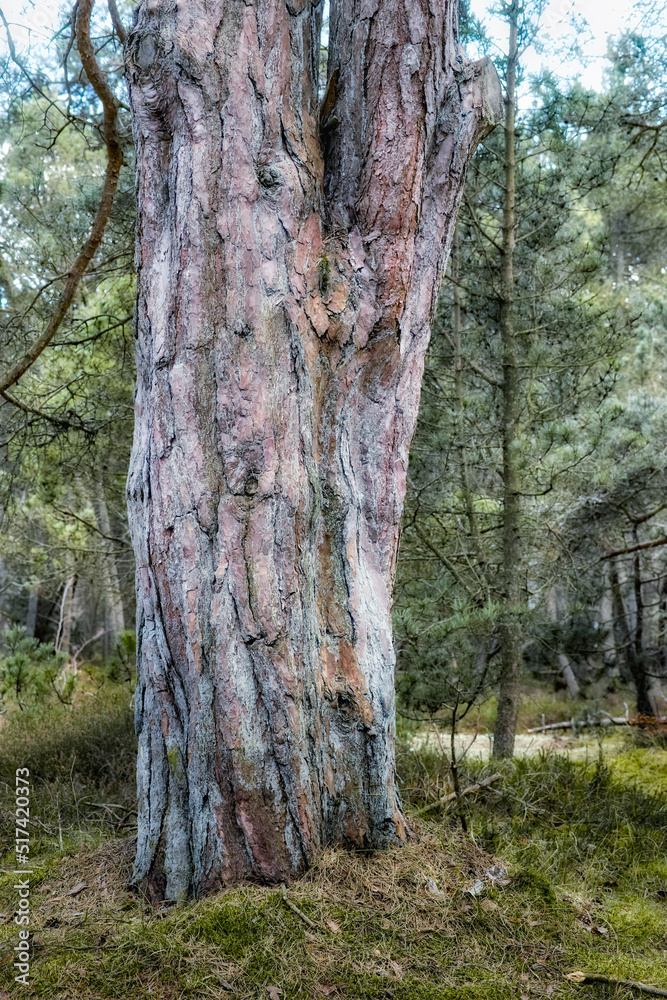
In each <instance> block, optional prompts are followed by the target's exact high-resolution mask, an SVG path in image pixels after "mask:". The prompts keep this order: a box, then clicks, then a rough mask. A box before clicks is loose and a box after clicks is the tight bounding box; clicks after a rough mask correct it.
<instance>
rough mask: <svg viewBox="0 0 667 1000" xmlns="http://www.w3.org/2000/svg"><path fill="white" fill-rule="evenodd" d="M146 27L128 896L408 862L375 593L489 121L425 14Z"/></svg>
mask: <svg viewBox="0 0 667 1000" xmlns="http://www.w3.org/2000/svg"><path fill="white" fill-rule="evenodd" d="M321 10H322V8H321V6H312V5H310V4H306V3H304V0H293V2H292V0H290V2H288V3H287V4H285V3H282V2H280V3H278V2H276V0H256V2H249V3H239V2H236V0H225V2H223V0H211V2H208V3H206V4H205V3H203V0H182V2H181V3H179V4H178V6H176V5H174V4H171V3H167V2H166V0H150V2H145V3H143V4H142V5H141V6H140V8H139V10H138V13H137V16H136V22H135V27H134V29H133V31H132V32H131V33H130V35H129V38H128V46H127V51H128V73H129V84H130V96H131V105H132V113H133V122H134V135H135V141H136V156H137V196H138V198H137V200H138V207H139V219H138V231H137V276H138V292H137V312H136V315H137V368H138V373H137V395H136V430H135V440H134V448H133V453H132V460H131V468H130V474H129V482H128V491H129V516H130V525H131V530H132V536H133V542H134V547H135V553H136V562H137V590H138V611H137V614H138V651H137V655H138V686H137V693H136V724H137V731H138V733H139V765H138V788H139V810H140V811H139V820H138V824H139V829H138V843H137V856H136V862H135V878H136V880H137V882H138V883H139V884H140V885H142V886H143V887H144V888H145V889H146V890H147V891H148V892H149V893H150V894H151V895H152V896H154V897H156V898H161V897H166V898H170V899H174V898H179V897H182V896H184V895H187V894H188V893H191V892H194V893H196V894H199V893H204V892H207V891H209V890H212V889H213V888H214V887H216V886H219V885H223V884H228V883H231V882H234V881H236V880H238V879H244V878H250V879H256V880H261V881H268V882H276V881H280V880H284V879H286V878H288V877H290V876H291V875H294V874H296V873H298V872H300V871H302V870H303V869H304V868H305V867H306V866H307V865H308V863H309V861H310V860H311V858H312V857H313V855H314V852H316V851H317V849H318V848H319V847H320V846H321V845H324V844H333V843H338V842H343V843H348V844H354V845H360V846H361V845H364V846H366V847H382V846H384V845H387V844H389V843H391V842H392V841H394V840H396V839H397V838H402V837H404V827H403V820H402V816H401V811H400V804H399V802H398V799H397V794H396V788H395V783H394V694H393V669H394V653H393V648H392V638H391V621H390V607H391V588H392V582H393V576H394V569H395V564H396V555H397V544H398V534H399V524H400V518H401V512H402V506H403V497H404V492H405V478H406V471H407V461H408V447H409V444H410V440H411V438H412V434H413V430H414V426H415V421H416V416H417V406H418V400H419V386H420V381H421V376H422V370H423V360H424V352H425V350H426V345H427V342H428V337H429V324H430V320H431V315H432V311H433V306H434V302H435V298H436V295H437V290H438V285H439V281H440V276H441V275H442V272H443V268H444V265H445V261H446V254H447V251H448V246H449V240H450V238H451V231H452V226H453V223H454V219H455V217H456V211H457V207H458V202H459V199H460V195H461V190H462V185H463V182H464V177H465V169H466V164H467V161H468V159H469V157H470V155H471V153H472V150H473V149H474V146H475V144H476V142H477V141H478V139H479V137H480V135H481V134H482V133H483V131H484V130H485V129H488V127H489V123H490V122H493V121H494V120H495V119H497V118H499V117H500V116H501V114H502V109H501V105H500V99H499V88H498V83H497V78H496V77H495V73H494V71H493V68H492V67H491V66H490V64H488V62H487V61H486V60H484V61H481V62H479V63H472V64H471V63H469V62H467V61H466V59H465V57H464V55H463V53H462V52H461V50H460V48H459V46H458V43H457V38H456V24H455V17H456V4H455V3H454V2H452V0H444V2H443V3H439V4H437V5H429V4H428V3H426V0H384V2H382V3H379V2H378V0H371V2H370V3H369V2H367V0H340V2H338V3H334V4H333V5H332V10H331V18H330V41H329V82H328V86H327V91H326V96H325V99H324V102H323V106H322V108H321V110H320V108H319V107H318V103H317V96H316V95H317V63H318V52H319V32H320V23H321Z"/></svg>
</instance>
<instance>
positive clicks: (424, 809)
mask: <svg viewBox="0 0 667 1000" xmlns="http://www.w3.org/2000/svg"><path fill="white" fill-rule="evenodd" d="M499 778H502V774H492V775H490V776H489V777H488V778H483V779H482V781H477V782H475V784H474V785H468V787H467V788H464V789H463V791H462V792H461V797H463V796H464V795H471V794H472V793H473V792H478V791H479V790H480V789H481V788H486V786H487V785H490V784H491V783H492V782H493V781H498V780H499ZM456 797H457V795H456V792H450V793H449V794H448V795H443V796H442V798H441V799H436V801H435V802H430V803H429V804H428V805H427V806H422V808H421V809H418V810H417V812H415V813H413V814H412V815H413V816H421V815H422V814H423V813H426V812H430V810H431V809H436V808H437V807H438V806H444V805H446V804H447V803H448V802H453V801H454V799H455V798H456Z"/></svg>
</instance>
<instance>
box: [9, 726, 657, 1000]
mask: <svg viewBox="0 0 667 1000" xmlns="http://www.w3.org/2000/svg"><path fill="white" fill-rule="evenodd" d="M114 711H115V709H114ZM105 712H106V714H105V715H104V719H105V720H106V721H104V723H103V724H101V723H100V722H99V720H97V721H96V720H95V719H94V718H89V717H87V716H86V717H85V719H84V720H83V721H85V725H81V726H80V727H79V729H78V730H77V731H76V732H75V729H76V720H75V719H72V720H71V721H70V723H68V724H67V725H63V726H60V734H61V735H60V736H59V729H58V725H57V724H54V725H50V726H47V728H46V730H45V731H44V733H43V738H44V740H45V744H46V745H48V747H49V748H50V751H52V752H53V753H52V760H53V762H54V763H53V764H49V759H50V758H49V754H47V753H46V751H45V750H44V749H43V748H42V746H41V744H40V732H39V731H36V730H35V731H31V732H28V734H27V737H28V738H27V739H26V743H25V745H26V746H27V747H28V748H29V749H30V754H31V757H32V761H34V766H35V767H38V768H40V771H39V773H40V775H41V781H42V784H41V785H39V786H38V788H37V794H36V800H35V802H36V807H37V809H40V808H41V807H42V805H44V808H45V809H46V812H45V814H44V815H45V819H44V822H45V824H46V823H49V824H52V823H53V819H54V814H53V811H52V810H51V811H49V810H50V809H51V805H50V804H51V803H53V801H55V800H56V799H58V800H59V801H61V802H62V803H65V804H66V814H67V817H68V822H69V826H68V828H67V829H66V831H65V837H64V843H63V848H62V849H61V848H60V846H59V839H58V831H57V829H56V828H55V827H53V826H50V827H49V829H48V830H42V835H41V838H40V839H39V841H38V848H39V852H38V853H37V854H36V857H35V861H36V875H35V877H34V878H33V881H32V899H31V901H32V906H33V915H34V919H35V924H34V930H35V936H34V942H33V944H34V956H33V962H32V983H31V986H29V987H27V988H24V987H21V995H22V996H24V997H26V998H28V997H29V998H31V1000H32V998H37V997H38V998H40V1000H104V998H113V1000H157V998H159V1000H186V998H187V1000H190V998H198V1000H199V998H201V1000H203V998H218V1000H223V998H226V1000H230V998H238V1000H259V998H263V1000H266V998H268V1000H271V997H276V996H278V997H279V998H280V1000H306V998H308V1000H311V998H319V997H326V996H329V997H337V998H348V1000H509V998H519V1000H521V998H524V1000H535V998H538V997H554V998H557V1000H589V998H591V1000H592V998H593V997H596V998H597V997H601V996H602V995H604V990H603V988H602V987H598V986H592V987H591V986H585V987H582V986H577V985H576V984H573V983H571V982H568V981H567V980H566V979H565V974H566V973H567V972H571V971H573V970H575V969H584V970H586V971H590V972H599V973H606V974H608V975H611V976H616V977H618V978H625V979H635V980H642V981H644V982H651V983H653V984H654V985H657V986H663V987H664V986H666V985H667V973H666V972H665V969H666V968H667V939H666V938H665V933H666V931H667V860H666V859H667V752H665V751H664V750H661V749H660V748H659V747H658V746H657V745H656V746H652V747H650V748H637V747H628V748H626V749H624V750H623V751H622V752H618V749H614V751H613V753H612V756H611V758H610V759H609V761H606V760H604V759H603V758H602V757H601V758H600V759H599V760H597V761H594V762H593V763H591V764H582V763H577V762H574V761H571V760H566V759H563V758H561V757H558V756H557V755H543V756H540V757H536V758H531V759H524V760H519V761H516V762H514V763H512V764H507V765H505V767H504V773H503V780H502V782H501V783H500V785H499V791H500V792H501V794H497V793H494V792H492V791H491V790H487V791H485V792H482V793H480V794H479V795H477V796H471V797H470V799H469V800H467V804H466V810H467V816H468V820H469V824H470V826H471V829H472V834H473V836H472V837H466V836H464V835H463V834H462V832H461V830H460V829H459V826H458V825H457V819H456V817H455V816H454V815H452V813H451V812H445V811H442V810H434V811H433V813H431V814H429V815H428V817H427V818H424V819H422V820H420V819H416V818H413V820H412V828H413V834H414V835H413V837H412V838H411V839H410V840H409V842H408V843H407V844H405V845H404V846H403V847H397V848H395V849H393V850H390V851H387V852H383V853H361V852H359V853H348V852H345V851H340V850H331V851H325V852H323V853H322V854H321V856H320V857H319V858H318V860H317V864H316V865H315V866H314V867H313V868H312V869H311V870H310V871H309V872H308V873H307V874H306V875H305V876H304V877H303V878H301V879H299V880H298V881H296V882H294V883H293V884H292V885H291V886H290V887H289V890H288V896H289V899H290V901H291V902H292V903H293V904H294V906H296V907H297V909H298V910H300V911H301V913H303V914H304V915H305V916H306V917H307V918H308V921H310V923H307V922H305V921H304V920H302V919H301V918H300V916H299V915H298V914H297V913H295V912H294V910H292V909H290V908H288V906H286V904H285V901H284V899H283V897H282V896H281V893H280V891H279V890H278V889H276V888H275V887H262V886H253V885H245V886H240V887H236V888H234V889H229V890H226V891H224V892H220V893H218V894H216V895H214V896H212V897H210V898H207V899H205V900H198V901H194V902H190V903H185V904H178V905H175V906H164V907H161V908H159V909H155V908H153V907H151V906H150V905H148V904H147V903H146V902H145V901H144V900H142V899H141V898H139V897H138V896H137V895H135V894H133V893H132V892H130V891H129V888H128V883H129V878H130V872H131V864H132V856H133V849H134V843H133V839H132V837H131V836H129V835H126V836H124V837H118V836H115V835H114V824H113V823H107V825H106V826H105V825H104V824H101V823H100V818H99V813H98V812H95V811H94V810H93V806H92V803H93V802H95V801H98V802H102V801H105V799H103V798H95V796H96V795H99V794H101V793H103V792H105V791H106V793H110V790H111V789H114V790H115V791H116V793H118V794H120V795H122V796H124V797H125V798H115V799H113V800H112V799H111V798H109V801H118V802H123V801H125V800H126V799H127V800H128V801H129V800H130V799H131V795H132V790H131V786H130V785H129V784H128V782H127V775H126V772H127V759H128V755H129V754H131V752H132V745H131V733H130V730H129V728H124V727H125V724H124V722H122V725H121V727H120V730H118V731H116V734H115V735H114V732H113V725H112V722H113V711H111V709H109V710H108V711H107V710H106V709H105ZM121 721H122V720H121ZM40 725H41V723H40ZM118 732H121V733H123V732H124V733H126V734H127V735H126V737H124V738H125V739H126V743H127V746H126V748H125V749H124V750H123V751H122V753H118V754H117V759H118V761H119V762H120V763H119V767H120V771H119V773H118V774H117V775H116V774H114V773H113V772H112V771H109V768H108V767H105V769H104V772H103V774H102V775H98V774H97V773H96V772H95V765H94V762H95V760H96V759H98V757H99V754H100V749H99V747H98V746H96V744H95V738H96V735H97V736H99V735H100V734H101V738H102V739H103V740H106V741H107V742H108V743H109V746H112V745H115V744H114V740H117V739H119V736H118ZM59 739H60V741H61V742H60V744H59V743H58V740H59ZM19 745H20V739H19V734H17V733H14V735H13V736H12V737H11V739H9V740H8V742H7V744H5V745H4V747H3V743H2V741H0V771H2V772H3V773H4V772H5V771H7V773H9V771H10V770H11V768H10V763H13V762H12V761H11V760H9V759H8V758H7V747H9V750H10V751H11V753H12V754H14V753H15V752H16V751H17V748H18V747H19ZM3 752H4V758H3ZM79 755H81V756H82V764H81V771H80V772H79V771H77V763H76V762H77V760H78V759H79ZM113 759H114V758H113V757H109V756H108V755H105V762H108V761H109V760H113ZM399 766H400V771H401V780H402V783H403V794H404V796H405V798H406V799H407V800H408V803H413V804H414V806H419V805H422V804H423V803H425V802H429V801H433V799H434V798H436V797H437V795H438V793H439V792H440V791H441V790H443V789H444V788H446V779H447V762H446V760H444V759H443V757H442V756H441V755H438V754H435V753H433V752H426V751H424V752H420V753H418V754H414V753H412V752H408V751H404V752H402V753H401V754H400V756H399ZM466 766H467V767H468V771H467V773H466V774H465V776H464V777H465V779H468V780H472V779H474V778H475V777H478V776H480V775H482V774H484V773H485V770H484V769H485V767H487V768H488V765H484V764H481V763H479V762H477V763H470V765H469V766H468V765H466ZM84 801H85V802H87V803H88V805H87V806H86V807H85V808H84V805H83V803H84ZM77 808H78V813H77ZM411 808H412V807H411V805H410V804H408V806H407V809H408V813H409V812H410V809H411ZM6 818H8V817H6ZM115 826H116V829H117V824H116V825H115ZM8 832H9V831H8ZM105 837H106V838H107V839H104V838H105ZM109 838H111V839H109ZM7 860H8V863H10V864H13V857H12V856H11V855H8V856H7ZM494 863H495V864H499V865H500V866H502V867H503V868H504V869H506V870H507V871H508V872H509V875H510V879H509V881H507V880H503V884H502V885H497V884H496V885H494V884H491V883H489V882H488V880H487V884H486V888H485V890H484V893H483V895H481V896H479V897H474V896H471V895H470V894H469V893H468V892H467V890H469V889H470V888H471V886H472V885H473V883H474V882H475V880H476V879H477V878H480V877H482V876H484V873H485V872H487V871H488V869H489V868H490V867H491V865H493V864H494ZM13 883H14V877H13V876H12V875H11V874H8V873H5V874H4V875H1V876H0V908H1V909H2V910H3V914H2V917H0V921H2V922H1V923H0V997H2V995H3V994H2V991H3V990H6V991H9V993H8V995H11V996H14V995H15V989H18V987H16V984H14V983H13V981H12V975H13V970H12V965H11V963H12V961H13V954H12V948H13V946H14V944H15V943H16V927H15V925H14V924H13V922H12V915H13V907H14V906H15V905H16V899H15V891H14V889H13ZM81 883H85V885H83V886H82V885H81ZM73 889H78V891H77V892H76V893H75V894H74V895H72V894H71V891H72V890H73ZM311 924H314V925H315V926H314V927H313V926H311ZM276 990H279V991H280V992H279V993H276V992H275V991H276ZM614 995H615V996H616V997H617V998H618V1000H624V998H629V997H630V996H631V993H630V992H629V991H627V990H619V991H617V992H616V994H614Z"/></svg>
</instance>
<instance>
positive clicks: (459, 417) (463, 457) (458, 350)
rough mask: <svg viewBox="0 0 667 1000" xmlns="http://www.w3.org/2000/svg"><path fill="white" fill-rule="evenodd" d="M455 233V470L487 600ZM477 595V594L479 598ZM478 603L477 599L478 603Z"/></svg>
mask: <svg viewBox="0 0 667 1000" xmlns="http://www.w3.org/2000/svg"><path fill="white" fill-rule="evenodd" d="M459 259H460V258H459V232H458V227H457V228H455V230H454V238H453V241H452V262H451V268H452V296H453V309H452V327H453V333H454V391H455V395H456V416H455V423H454V434H455V437H456V445H457V447H458V452H459V469H460V477H461V490H462V491H463V500H464V503H465V507H466V519H467V521H468V531H469V532H470V538H471V541H472V546H473V552H474V553H475V559H476V561H477V572H478V574H479V578H480V582H481V588H480V589H481V590H482V591H483V598H485V599H486V600H488V597H489V586H488V580H487V578H486V560H485V558H484V553H483V551H482V543H481V538H480V531H479V521H478V518H477V512H476V510H475V501H474V497H473V492H472V488H471V485H470V472H469V469H468V456H467V449H466V444H465V441H464V439H463V402H464V401H463V346H462V342H461V283H460V282H461V275H460V267H459ZM480 596H481V595H480ZM480 603H481V600H480Z"/></svg>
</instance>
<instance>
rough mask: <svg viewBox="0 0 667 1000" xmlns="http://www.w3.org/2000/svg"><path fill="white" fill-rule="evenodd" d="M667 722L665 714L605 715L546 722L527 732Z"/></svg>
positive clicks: (648, 724)
mask: <svg viewBox="0 0 667 1000" xmlns="http://www.w3.org/2000/svg"><path fill="white" fill-rule="evenodd" d="M665 722H667V715H639V716H636V717H633V716H630V715H617V716H614V715H607V714H606V713H605V715H603V716H600V717H596V718H594V717H592V716H590V715H589V717H588V718H587V719H565V720H564V721H563V722H548V723H547V724H546V725H545V724H544V723H543V724H542V725H541V726H535V727H534V728H533V729H527V730H526V732H527V733H545V732H548V731H549V730H553V729H573V730H575V731H576V730H577V729H583V728H584V727H585V726H650V725H663V724H664V723H665Z"/></svg>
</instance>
